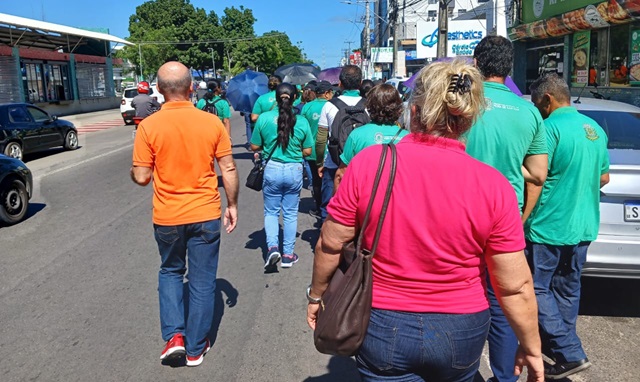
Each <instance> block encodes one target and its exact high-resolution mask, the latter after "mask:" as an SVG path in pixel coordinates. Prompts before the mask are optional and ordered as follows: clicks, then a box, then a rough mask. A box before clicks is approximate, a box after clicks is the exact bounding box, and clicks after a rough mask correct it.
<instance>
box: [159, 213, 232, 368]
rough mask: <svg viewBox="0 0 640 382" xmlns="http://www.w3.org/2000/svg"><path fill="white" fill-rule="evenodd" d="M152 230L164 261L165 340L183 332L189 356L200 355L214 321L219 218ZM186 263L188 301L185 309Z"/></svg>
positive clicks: (161, 295)
mask: <svg viewBox="0 0 640 382" xmlns="http://www.w3.org/2000/svg"><path fill="white" fill-rule="evenodd" d="M153 228H154V236H155V238H156V242H157V243H158V249H159V250H160V261H161V264H160V272H159V273H158V294H159V298H160V327H161V330H162V339H164V340H165V341H169V340H170V339H171V337H173V335H174V334H177V333H183V334H184V336H185V341H186V344H185V347H186V349H187V354H188V355H194V356H195V355H198V354H200V353H202V351H203V349H204V346H205V342H206V337H207V334H208V333H209V331H210V330H211V324H212V322H213V308H214V292H215V289H216V272H217V271H218V254H219V252H220V219H216V220H210V221H206V222H202V223H194V224H183V225H177V226H160V225H157V224H154V225H153ZM187 254H188V255H189V256H188V257H187ZM187 260H188V267H189V274H188V277H187V278H188V283H187V284H188V288H189V289H188V290H189V301H188V309H186V310H185V303H184V298H183V297H184V292H185V290H184V285H183V283H184V275H185V273H186V271H187V262H186V261H187ZM185 316H186V319H185Z"/></svg>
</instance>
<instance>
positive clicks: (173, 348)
mask: <svg viewBox="0 0 640 382" xmlns="http://www.w3.org/2000/svg"><path fill="white" fill-rule="evenodd" d="M185 354H187V350H186V349H185V348H184V337H183V336H182V333H177V334H174V335H173V337H171V339H170V340H169V341H167V345H166V346H165V347H164V350H163V351H162V354H160V360H162V361H164V360H166V359H175V358H180V357H183V356H184V355H185Z"/></svg>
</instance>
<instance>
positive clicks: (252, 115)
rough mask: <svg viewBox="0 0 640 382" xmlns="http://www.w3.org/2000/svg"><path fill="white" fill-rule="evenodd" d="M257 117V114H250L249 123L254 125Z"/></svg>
mask: <svg viewBox="0 0 640 382" xmlns="http://www.w3.org/2000/svg"><path fill="white" fill-rule="evenodd" d="M259 116H260V115H259V114H251V122H253V123H256V121H257V120H258V117H259Z"/></svg>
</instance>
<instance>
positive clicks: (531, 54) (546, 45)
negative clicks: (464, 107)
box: [509, 0, 640, 106]
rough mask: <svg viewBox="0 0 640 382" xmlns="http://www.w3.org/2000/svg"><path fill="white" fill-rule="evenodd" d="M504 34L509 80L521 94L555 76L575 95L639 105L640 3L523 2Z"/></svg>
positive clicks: (584, 0) (585, 0)
mask: <svg viewBox="0 0 640 382" xmlns="http://www.w3.org/2000/svg"><path fill="white" fill-rule="evenodd" d="M519 19H520V20H522V23H521V24H519V25H515V26H514V27H513V28H510V30H509V37H510V38H511V39H512V40H513V41H514V45H515V48H516V62H515V65H514V80H515V82H516V84H518V86H519V87H520V89H522V90H523V91H524V92H525V93H528V92H529V85H530V84H531V83H532V82H533V81H535V80H536V79H537V78H538V77H539V76H540V75H542V74H544V73H549V72H555V73H558V74H560V75H562V76H563V77H564V78H565V79H566V81H567V82H568V83H569V84H570V87H571V91H572V93H573V94H574V95H577V94H580V93H582V94H583V96H591V95H592V93H591V92H597V93H600V94H602V95H603V96H605V97H611V99H614V100H619V101H624V102H629V103H633V104H636V105H638V106H640V0H633V1H631V0H609V1H602V0H572V1H554V0H525V1H521V2H520V9H519Z"/></svg>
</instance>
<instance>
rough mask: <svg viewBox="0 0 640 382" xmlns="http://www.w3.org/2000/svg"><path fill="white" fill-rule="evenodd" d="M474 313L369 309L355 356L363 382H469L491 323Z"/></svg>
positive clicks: (487, 316)
mask: <svg viewBox="0 0 640 382" xmlns="http://www.w3.org/2000/svg"><path fill="white" fill-rule="evenodd" d="M490 320H491V319H490V315H489V310H484V311H482V312H479V313H475V314H437V313H405V312H397V311H390V310H381V309H372V311H371V319H370V320H369V328H368V330H367V335H366V336H365V338H364V342H363V343H362V347H361V348H360V352H359V354H358V355H357V357H356V362H357V363H358V371H359V372H360V376H361V377H362V381H363V382H371V381H396V382H413V381H421V382H422V381H450V382H463V381H473V379H474V376H475V374H476V372H477V370H478V367H479V366H480V356H481V355H482V348H483V347H484V342H485V340H486V339H487V332H488V331H489V323H490Z"/></svg>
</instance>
